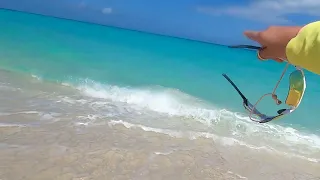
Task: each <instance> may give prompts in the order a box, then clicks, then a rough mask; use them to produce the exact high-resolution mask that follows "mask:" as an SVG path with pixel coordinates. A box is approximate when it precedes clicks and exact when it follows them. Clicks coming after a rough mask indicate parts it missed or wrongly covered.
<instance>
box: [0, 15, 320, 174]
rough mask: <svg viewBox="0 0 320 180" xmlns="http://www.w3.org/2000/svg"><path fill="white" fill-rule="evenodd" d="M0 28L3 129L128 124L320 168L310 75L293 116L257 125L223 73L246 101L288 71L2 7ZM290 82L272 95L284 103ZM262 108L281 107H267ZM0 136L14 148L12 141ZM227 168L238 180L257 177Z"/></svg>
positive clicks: (204, 48)
mask: <svg viewBox="0 0 320 180" xmlns="http://www.w3.org/2000/svg"><path fill="white" fill-rule="evenodd" d="M0 27H1V31H0V68H1V69H2V71H1V78H0V80H1V81H0V83H1V84H0V92H2V93H0V99H1V107H0V117H1V118H0V123H1V127H3V128H6V127H11V126H19V128H21V127H20V125H21V126H22V127H25V126H27V127H29V126H30V127H33V128H35V127H39V126H40V127H42V126H43V127H48V131H49V129H50V126H48V124H52V127H55V126H56V125H54V123H66V124H64V126H70V127H71V126H72V127H78V126H79V127H85V128H88V129H90V128H99V126H103V125H105V124H108V127H109V128H110V129H111V130H112V127H113V126H114V125H122V126H124V127H126V128H125V129H127V131H128V132H129V131H130V129H131V128H132V127H135V128H140V129H141V130H142V131H145V132H146V133H147V132H154V133H156V134H158V135H159V136H162V135H169V136H170V137H172V138H173V139H174V138H187V139H190V141H191V140H194V139H197V138H205V139H206V140H210V141H212V142H214V143H216V144H218V145H216V146H219V147H220V146H221V149H220V151H222V153H223V151H224V150H223V148H224V147H225V148H226V149H225V151H226V152H227V149H229V148H230V147H232V148H234V151H237V150H238V149H237V148H239V147H241V148H244V150H243V149H242V150H241V152H242V151H244V152H246V153H247V154H246V156H249V155H250V152H251V151H252V152H255V151H258V150H259V152H260V151H261V154H260V155H255V158H256V159H259V158H261V157H262V156H264V155H263V154H264V153H271V154H272V153H274V154H277V155H279V154H281V155H280V157H294V158H296V159H297V160H295V159H292V162H290V161H288V162H289V163H293V164H295V162H298V161H299V162H300V161H304V162H305V163H307V164H308V163H311V164H312V163H316V164H318V162H319V161H320V132H319V130H320V121H319V118H318V116H319V111H318V110H317V109H318V107H319V105H320V102H319V100H318V99H319V98H318V97H319V95H320V86H319V84H318V82H319V81H320V77H318V76H315V75H313V74H311V73H309V72H306V76H307V91H306V94H305V98H304V100H303V102H302V103H301V105H300V107H299V109H298V110H297V111H295V112H294V113H293V114H291V115H289V116H286V117H285V118H283V119H281V120H278V121H274V122H272V123H268V124H257V123H254V122H251V121H250V120H248V117H247V114H246V113H245V112H244V110H243V108H242V101H241V99H240V97H239V96H238V94H237V93H236V92H235V91H234V89H233V88H232V87H231V86H230V84H229V83H228V82H227V81H226V80H225V79H224V78H223V76H222V75H221V74H222V73H227V74H228V75H229V76H230V77H231V79H232V80H234V82H235V83H236V84H237V85H238V86H239V88H240V89H241V90H242V91H243V92H244V93H245V94H246V95H247V97H248V98H249V99H250V100H251V101H252V102H255V100H257V99H258V98H259V97H260V96H261V95H262V94H264V93H267V92H271V91H272V89H273V87H274V85H275V83H276V82H277V80H278V78H279V76H280V75H281V72H282V69H283V68H284V66H285V64H278V63H274V62H260V61H258V60H257V59H256V55H255V53H254V52H253V51H248V50H235V49H228V48H227V47H225V46H219V45H213V44H207V43H201V42H196V41H189V40H184V39H178V38H172V37H164V36H157V35H153V34H146V33H141V32H135V31H128V30H123V29H117V28H111V27H104V26H99V25H92V24H86V23H80V22H75V21H68V20H61V19H56V18H51V17H44V16H38V15H32V14H26V13H19V12H13V11H7V10H0ZM291 70H292V69H291ZM287 78H288V74H287V75H286V76H285V77H284V80H283V81H282V84H281V85H280V87H279V90H278V92H279V93H278V96H279V97H280V98H282V99H283V100H284V99H285V92H286V90H287ZM262 108H263V109H264V110H268V111H270V109H272V110H273V109H274V110H276V109H278V108H279V107H276V108H275V105H274V104H273V102H272V101H271V100H266V101H264V102H263V104H262ZM271 112H272V111H271ZM17 114H25V115H26V116H20V115H19V116H14V115H17ZM30 114H34V115H35V116H34V117H33V116H32V117H29V115H30ZM24 118H25V120H24ZM43 127H42V128H43ZM44 129H45V128H44ZM51 130H52V129H51ZM53 131H56V130H53ZM87 131H89V130H87ZM124 131H126V130H124ZM57 132H59V131H57ZM88 133H89V132H88ZM103 133H105V134H108V132H107V131H106V132H103ZM122 133H123V132H122ZM4 134H5V136H3V138H4V139H5V141H6V142H7V143H8V144H12V143H13V141H14V140H13V141H12V142H11V141H10V138H13V137H14V136H10V135H11V134H10V133H9V134H10V135H8V134H6V133H4ZM26 137H27V136H26ZM139 138H141V137H139ZM145 138H148V136H146V137H145ZM157 142H158V143H159V141H157ZM24 143H26V142H24ZM4 149H5V148H4ZM245 149H247V150H248V151H246V150H245ZM35 152H36V151H35ZM228 152H229V150H228ZM231 152H232V151H230V152H229V153H231ZM231 154H232V153H231ZM260 156H261V157H260ZM275 156H276V155H275ZM262 159H265V157H264V158H262ZM279 161H282V160H279ZM261 163H262V164H263V162H261ZM271 164H272V163H271ZM311 164H310V166H314V165H311ZM308 165H309V164H308ZM308 165H306V164H301V166H304V167H308ZM233 170H234V171H237V172H241V173H242V175H243V174H246V176H244V177H250V174H251V175H252V174H255V173H256V172H255V173H250V171H248V172H247V171H246V172H244V170H241V169H237V168H234V169H233ZM301 171H302V170H301ZM241 173H240V174H241ZM9 174H10V173H9ZM309 174H310V172H309ZM0 175H1V174H0ZM314 176H316V175H314ZM0 177H1V176H0ZM8 177H9V176H8ZM237 177H240V176H237ZM241 177H242V176H241ZM253 177H255V176H253ZM280 179H281V178H280Z"/></svg>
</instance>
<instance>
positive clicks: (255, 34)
mask: <svg viewBox="0 0 320 180" xmlns="http://www.w3.org/2000/svg"><path fill="white" fill-rule="evenodd" d="M244 35H245V36H247V38H249V39H251V40H253V41H256V42H258V43H260V44H261V45H263V43H262V39H261V32H259V31H245V32H244Z"/></svg>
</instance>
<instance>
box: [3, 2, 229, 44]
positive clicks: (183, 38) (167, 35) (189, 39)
mask: <svg viewBox="0 0 320 180" xmlns="http://www.w3.org/2000/svg"><path fill="white" fill-rule="evenodd" d="M0 9H1V10H5V11H12V12H19V13H25V14H33V15H37V16H44V17H48V18H54V19H61V20H67V21H75V22H79V23H84V24H91V25H97V26H103V27H109V28H115V29H121V30H127V31H133V32H138V33H146V34H152V35H155V36H163V37H170V38H175V39H181V40H186V41H195V42H199V43H204V44H210V45H217V46H226V47H228V46H231V45H230V44H229V45H227V44H220V43H215V42H210V41H204V40H199V39H192V38H187V37H179V36H173V35H169V34H162V33H154V32H150V31H145V30H139V29H129V28H125V27H120V26H114V25H106V24H100V23H94V22H89V21H83V20H77V19H72V18H65V17H58V16H52V15H46V14H40V13H34V12H28V11H21V10H16V9H9V8H0Z"/></svg>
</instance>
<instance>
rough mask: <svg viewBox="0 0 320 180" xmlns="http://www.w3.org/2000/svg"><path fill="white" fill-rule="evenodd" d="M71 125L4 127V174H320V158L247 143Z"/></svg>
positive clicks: (0, 148)
mask: <svg viewBox="0 0 320 180" xmlns="http://www.w3.org/2000/svg"><path fill="white" fill-rule="evenodd" d="M17 118H18V117H17ZM20 118H22V117H20ZM66 125H67V124H66V122H64V121H59V122H56V123H53V124H50V125H43V126H40V127H1V128H0V142H1V144H0V162H1V165H0V172H1V173H0V179H1V180H13V179H14V180H20V179H21V180H22V179H25V180H29V179H30V180H37V179H41V180H43V179H46V180H47V179H48V180H49V179H61V180H62V179H66V180H68V179H79V180H80V179H83V180H84V179H96V180H98V179H102V180H105V179H108V180H109V179H110V180H111V179H116V180H121V179H132V180H134V179H139V180H144V179H173V180H177V179H254V180H256V179H259V180H263V179H279V180H285V179H319V177H320V172H319V169H320V165H319V164H312V163H309V162H306V161H302V160H300V161H299V160H298V159H289V158H287V159H286V158H281V157H277V156H275V155H271V154H268V153H265V155H263V152H258V151H257V152H251V153H247V152H245V151H248V150H246V148H241V147H238V148H235V147H230V148H224V149H225V150H224V151H221V150H222V148H223V147H222V146H220V145H217V144H215V143H214V142H213V141H212V140H210V139H205V138H202V139H197V140H189V139H186V138H172V137H170V136H167V135H161V134H158V133H154V132H145V131H143V130H141V129H127V128H126V127H124V126H123V125H115V126H111V127H110V126H109V125H107V124H105V125H100V126H94V127H79V126H74V127H68V126H66ZM228 149H229V150H228ZM258 156H260V157H262V158H261V159H258V158H257V157H258ZM279 158H281V159H279ZM293 161H294V162H295V163H292V162H293ZM317 177H318V178H317Z"/></svg>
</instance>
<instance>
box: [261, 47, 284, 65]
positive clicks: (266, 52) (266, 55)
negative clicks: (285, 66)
mask: <svg viewBox="0 0 320 180" xmlns="http://www.w3.org/2000/svg"><path fill="white" fill-rule="evenodd" d="M258 58H259V59H260V60H268V59H273V60H275V61H277V62H283V59H281V58H279V57H276V56H274V55H273V52H272V51H271V50H270V49H268V48H267V47H265V48H262V49H260V50H259V51H258Z"/></svg>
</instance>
